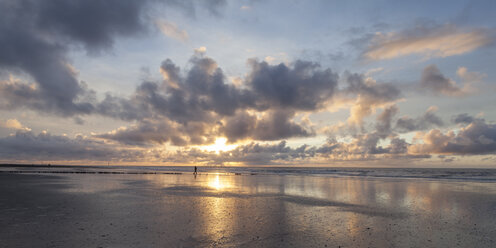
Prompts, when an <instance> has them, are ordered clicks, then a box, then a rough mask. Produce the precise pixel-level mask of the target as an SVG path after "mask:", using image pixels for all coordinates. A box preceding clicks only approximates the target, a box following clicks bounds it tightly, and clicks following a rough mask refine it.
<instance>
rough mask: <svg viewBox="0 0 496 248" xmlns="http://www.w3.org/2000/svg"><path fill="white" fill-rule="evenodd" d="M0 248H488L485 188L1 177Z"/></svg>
mask: <svg viewBox="0 0 496 248" xmlns="http://www.w3.org/2000/svg"><path fill="white" fill-rule="evenodd" d="M0 223H2V231H1V232H0V247H496V224H495V223H496V183H494V182H477V181H456V180H430V179H401V178H400V179H398V178H367V177H326V176H309V175H302V176H298V175H233V174H215V173H209V174H201V173H200V174H199V175H197V176H196V177H195V176H193V175H192V174H187V173H183V174H160V175H154V174H150V175H147V174H144V175H140V174H64V173H57V174H49V173H41V174H40V173H22V174H19V173H8V172H5V173H0Z"/></svg>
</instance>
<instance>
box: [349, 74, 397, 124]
mask: <svg viewBox="0 0 496 248" xmlns="http://www.w3.org/2000/svg"><path fill="white" fill-rule="evenodd" d="M345 80H346V82H347V84H348V87H347V88H346V89H345V91H344V93H345V94H349V95H352V96H353V97H354V99H355V100H354V103H353V105H352V107H351V109H350V117H349V118H348V122H349V123H350V124H355V125H359V126H363V119H364V118H365V117H367V116H369V115H371V114H372V113H373V112H375V110H376V109H377V108H381V107H387V106H388V105H392V104H393V103H395V102H396V101H398V100H399V99H400V96H401V91H400V90H399V89H398V88H397V87H396V86H394V85H392V84H388V83H377V82H376V81H375V80H373V79H372V78H369V77H367V78H366V77H364V75H361V74H356V73H348V74H347V75H346V77H345Z"/></svg>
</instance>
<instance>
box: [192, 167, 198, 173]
mask: <svg viewBox="0 0 496 248" xmlns="http://www.w3.org/2000/svg"><path fill="white" fill-rule="evenodd" d="M197 171H198V168H196V166H195V172H194V173H193V174H195V175H196V173H197Z"/></svg>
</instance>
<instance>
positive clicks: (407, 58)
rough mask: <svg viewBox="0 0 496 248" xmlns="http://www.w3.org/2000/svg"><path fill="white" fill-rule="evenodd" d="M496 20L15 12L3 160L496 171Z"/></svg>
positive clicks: (237, 0)
mask: <svg viewBox="0 0 496 248" xmlns="http://www.w3.org/2000/svg"><path fill="white" fill-rule="evenodd" d="M495 11H496V2H495V1H492V0H489V1H451V0H450V1H418V0H417V1H393V0H391V1H387V0H382V1H379V0H377V1H344V0H343V1H317V0H315V1H298V0H289V1H287V0H286V1H276V0H267V1H262V0H251V1H248V0H205V1H201V0H181V1H179V0H143V1H131V0H106V1H100V0H45V1H37V0H0V163H34V164H39V163H51V164H89V165H91V164H113V165H215V166H332V167H335V166H353V167H360V166H371V167H468V168H475V167H477V168H479V167H485V168H486V167H487V168H496V122H495V121H496V110H495V108H494V107H495V106H496V98H495V97H494V95H495V93H496V82H495V79H496V71H495V70H494V68H495V66H496V44H495V40H496V16H495V15H494V12H495Z"/></svg>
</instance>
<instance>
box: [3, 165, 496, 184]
mask: <svg viewBox="0 0 496 248" xmlns="http://www.w3.org/2000/svg"><path fill="white" fill-rule="evenodd" d="M197 168H198V174H234V175H300V176H302V175H307V176H320V177H367V178H422V179H436V180H470V181H488V182H493V181H494V182H496V169H475V168H462V169H459V168H362V167H360V168H353V167H339V168H338V167H335V168H333V167H247V166H237V167H229V166H198V167H197ZM193 172H194V166H64V165H52V166H46V165H43V166H37V165H0V173H81V174H85V173H88V174H188V173H193Z"/></svg>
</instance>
